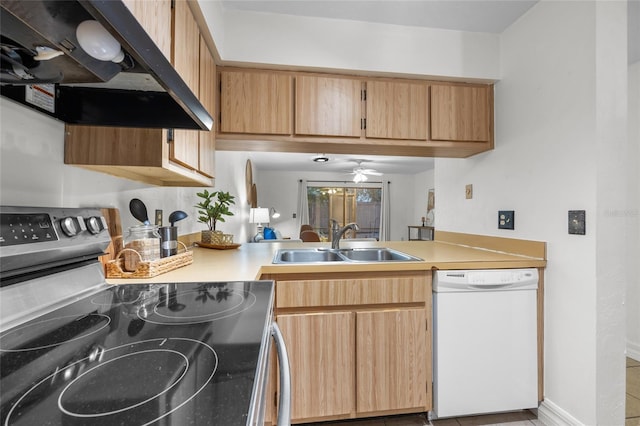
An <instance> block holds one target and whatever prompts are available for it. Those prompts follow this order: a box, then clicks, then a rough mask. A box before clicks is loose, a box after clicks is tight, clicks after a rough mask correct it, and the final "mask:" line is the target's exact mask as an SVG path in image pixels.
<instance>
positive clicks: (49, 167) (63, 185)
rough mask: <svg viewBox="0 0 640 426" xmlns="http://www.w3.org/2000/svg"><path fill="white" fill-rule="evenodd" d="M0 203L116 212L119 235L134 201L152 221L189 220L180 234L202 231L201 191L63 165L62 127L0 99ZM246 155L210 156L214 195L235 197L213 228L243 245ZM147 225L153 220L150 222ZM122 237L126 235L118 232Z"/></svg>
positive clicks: (129, 223) (131, 222) (129, 218)
mask: <svg viewBox="0 0 640 426" xmlns="http://www.w3.org/2000/svg"><path fill="white" fill-rule="evenodd" d="M0 128H1V131H0V141H1V143H0V204H2V205H22V206H49V207H57V206H64V207H81V206H82V207H84V206H91V207H117V208H118V209H120V216H121V218H122V224H123V230H126V229H127V228H128V227H129V226H133V225H136V224H137V221H136V220H135V219H134V218H133V217H132V216H131V214H130V213H129V201H130V200H131V199H132V198H140V199H141V200H142V201H144V202H145V204H146V206H147V210H148V213H149V215H150V216H151V217H153V216H152V215H153V212H154V210H155V209H162V210H163V211H164V218H165V221H164V223H165V225H166V224H167V219H168V217H169V214H170V213H171V212H172V211H173V210H184V211H185V212H186V213H187V214H188V215H189V217H188V218H187V219H185V220H183V221H181V222H178V223H177V226H178V232H179V234H180V235H183V234H189V233H192V232H199V231H200V230H202V229H206V227H205V225H204V224H201V223H198V222H197V211H196V208H195V207H193V206H194V205H195V204H196V203H197V202H198V198H197V197H196V195H195V194H196V192H199V191H201V190H202V189H201V188H161V187H155V186H151V185H146V184H142V183H137V182H133V181H130V180H126V179H121V178H117V177H113V176H110V175H106V174H103V173H97V172H93V171H89V170H84V169H81V168H79V167H74V166H69V165H66V164H64V124H63V123H62V122H60V121H58V120H55V119H52V118H50V117H48V116H45V115H43V114H39V113H37V112H35V111H33V110H31V109H28V108H25V107H23V106H22V105H19V104H17V103H14V102H12V101H9V100H7V99H5V98H0ZM245 162H246V156H243V154H241V153H231V152H229V153H217V154H216V175H217V178H216V187H215V189H216V190H223V191H229V192H231V194H232V195H235V196H236V205H235V206H233V208H232V211H233V212H234V214H235V216H233V217H230V218H229V219H228V220H227V222H225V223H222V224H219V225H218V229H220V230H223V231H225V232H227V233H232V234H234V235H235V241H240V242H243V241H246V240H247V238H248V237H247V230H248V228H249V225H248V217H249V216H248V206H247V203H246V194H245V192H246V189H245V185H244V181H245V180H244V165H245ZM152 221H153V219H152ZM124 232H126V231H124Z"/></svg>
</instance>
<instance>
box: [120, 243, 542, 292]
mask: <svg viewBox="0 0 640 426" xmlns="http://www.w3.org/2000/svg"><path fill="white" fill-rule="evenodd" d="M446 234H449V233H446ZM451 235H453V236H454V237H455V236H460V235H464V234H453V233H451ZM480 238H483V240H477V239H474V238H470V239H465V241H467V240H468V241H470V242H471V243H473V245H474V246H473V247H472V246H471V245H468V244H462V243H460V239H459V238H458V239H456V238H447V240H448V241H445V240H443V239H440V240H438V239H436V241H382V242H378V241H359V242H349V241H348V240H343V241H341V244H340V247H341V248H355V247H389V248H392V249H395V250H398V251H401V252H404V253H408V254H410V255H413V256H416V257H419V258H421V259H423V261H420V262H382V263H348V262H328V263H323V264H293V265H290V264H279V265H275V264H272V263H271V262H272V260H273V256H274V254H275V252H276V251H277V250H278V249H281V248H313V247H325V248H329V247H330V243H292V242H287V243H272V244H255V243H245V244H242V245H241V246H240V247H239V248H237V249H232V250H213V249H205V248H200V247H194V248H193V249H192V250H193V264H192V265H189V266H186V267H183V268H179V269H176V270H174V271H171V272H168V273H165V274H162V275H159V276H157V277H154V278H148V279H140V280H139V281H143V282H145V283H149V282H192V281H202V280H206V281H241V280H255V279H260V277H261V276H262V275H263V274H276V273H277V274H287V273H292V274H294V273H317V272H360V271H420V270H431V269H488V268H526V267H536V268H539V267H545V266H546V259H545V255H544V243H537V242H527V241H523V240H509V239H503V238H493V237H480ZM486 241H488V243H487V244H484V242H486ZM496 241H497V243H496ZM514 241H515V242H521V243H525V244H526V243H533V244H537V245H541V246H540V247H542V248H541V249H538V250H537V251H535V250H534V251H533V252H531V251H526V250H524V251H523V250H520V248H519V244H512V243H511V242H514ZM503 243H504V244H503ZM478 244H483V245H484V247H483V246H479V245H478ZM487 247H490V248H487ZM536 247H537V246H536ZM523 253H526V254H523ZM532 253H533V254H534V255H532ZM108 282H109V283H112V284H126V283H131V282H132V280H131V279H109V280H108Z"/></svg>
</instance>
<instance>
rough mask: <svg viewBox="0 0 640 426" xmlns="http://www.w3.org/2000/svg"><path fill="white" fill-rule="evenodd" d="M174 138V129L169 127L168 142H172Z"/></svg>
mask: <svg viewBox="0 0 640 426" xmlns="http://www.w3.org/2000/svg"><path fill="white" fill-rule="evenodd" d="M173 141H174V139H173V129H167V143H169V144H170V143H172V142H173Z"/></svg>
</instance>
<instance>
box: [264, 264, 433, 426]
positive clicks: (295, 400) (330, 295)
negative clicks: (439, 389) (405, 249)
mask: <svg viewBox="0 0 640 426" xmlns="http://www.w3.org/2000/svg"><path fill="white" fill-rule="evenodd" d="M262 278H263V279H273V280H275V281H276V321H277V323H278V325H279V326H280V329H281V330H282V334H283V337H284V339H285V342H286V345H287V350H288V352H289V358H290V365H291V377H292V422H293V423H304V422H316V421H326V420H334V419H349V418H364V417H375V416H382V415H390V414H402V413H419V412H425V411H429V410H430V409H431V401H432V396H431V274H430V273H427V272H380V273H374V272H364V273H343V274H340V273H333V274H322V275H320V274H307V275H296V276H292V275H268V276H263V277H262ZM273 421H274V422H275V419H273Z"/></svg>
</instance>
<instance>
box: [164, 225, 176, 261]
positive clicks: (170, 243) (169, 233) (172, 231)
mask: <svg viewBox="0 0 640 426" xmlns="http://www.w3.org/2000/svg"><path fill="white" fill-rule="evenodd" d="M176 254H178V227H177V226H162V227H160V256H161V257H169V256H174V255H176Z"/></svg>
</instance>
